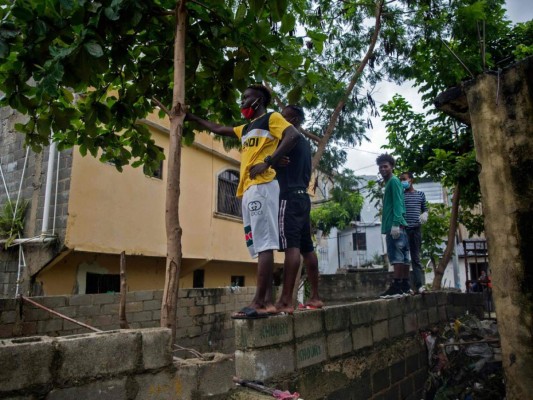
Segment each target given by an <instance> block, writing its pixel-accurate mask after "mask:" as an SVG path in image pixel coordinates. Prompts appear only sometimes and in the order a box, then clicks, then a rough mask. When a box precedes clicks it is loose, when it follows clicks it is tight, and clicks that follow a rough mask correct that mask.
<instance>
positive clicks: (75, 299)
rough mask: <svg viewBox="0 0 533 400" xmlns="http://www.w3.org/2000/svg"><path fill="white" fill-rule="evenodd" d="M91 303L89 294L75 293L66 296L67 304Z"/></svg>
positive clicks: (80, 304) (91, 299)
mask: <svg viewBox="0 0 533 400" xmlns="http://www.w3.org/2000/svg"><path fill="white" fill-rule="evenodd" d="M91 304H93V296H92V295H90V294H75V295H73V296H70V297H69V298H68V305H69V306H88V305H91Z"/></svg>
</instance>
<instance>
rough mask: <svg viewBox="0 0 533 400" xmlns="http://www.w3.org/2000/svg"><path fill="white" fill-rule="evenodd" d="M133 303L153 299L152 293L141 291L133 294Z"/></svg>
mask: <svg viewBox="0 0 533 400" xmlns="http://www.w3.org/2000/svg"><path fill="white" fill-rule="evenodd" d="M133 297H134V299H135V301H146V300H153V299H154V292H153V291H151V290H142V291H139V292H133Z"/></svg>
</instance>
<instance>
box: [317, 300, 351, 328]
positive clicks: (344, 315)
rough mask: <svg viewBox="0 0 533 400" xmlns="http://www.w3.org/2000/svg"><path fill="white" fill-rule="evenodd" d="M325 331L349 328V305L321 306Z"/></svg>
mask: <svg viewBox="0 0 533 400" xmlns="http://www.w3.org/2000/svg"><path fill="white" fill-rule="evenodd" d="M323 311H324V321H325V327H326V331H329V332H331V331H340V330H349V329H350V306H344V305H343V306H332V307H325V308H323Z"/></svg>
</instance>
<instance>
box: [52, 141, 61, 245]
mask: <svg viewBox="0 0 533 400" xmlns="http://www.w3.org/2000/svg"><path fill="white" fill-rule="evenodd" d="M60 156H61V152H60V151H58V152H57V166H56V194H55V198H54V217H53V218H52V235H55V233H56V211H57V187H58V185H59V157H60Z"/></svg>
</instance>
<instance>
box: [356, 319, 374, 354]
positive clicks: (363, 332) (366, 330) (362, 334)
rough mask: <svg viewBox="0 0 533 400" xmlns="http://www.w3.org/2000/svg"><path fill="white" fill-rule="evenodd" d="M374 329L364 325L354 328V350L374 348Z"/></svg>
mask: <svg viewBox="0 0 533 400" xmlns="http://www.w3.org/2000/svg"><path fill="white" fill-rule="evenodd" d="M372 344H373V341H372V327H371V326H370V325H363V326H358V327H354V328H352V346H353V349H354V350H359V349H363V348H365V347H369V346H372Z"/></svg>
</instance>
